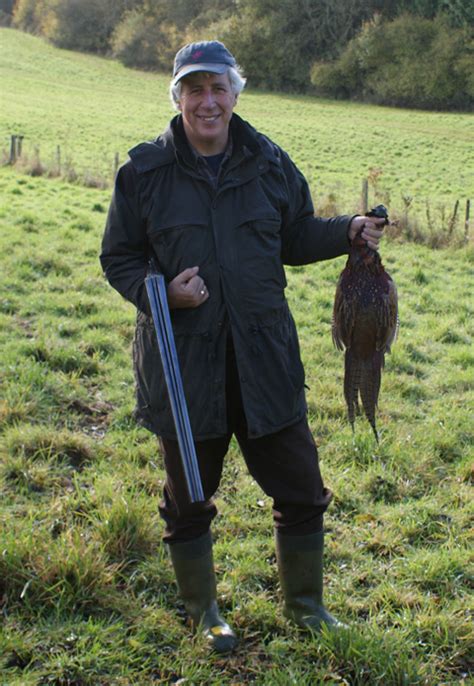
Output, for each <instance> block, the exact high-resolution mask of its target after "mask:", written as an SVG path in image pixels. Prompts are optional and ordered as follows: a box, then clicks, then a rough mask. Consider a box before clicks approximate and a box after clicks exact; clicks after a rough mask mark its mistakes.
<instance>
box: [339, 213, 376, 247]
mask: <svg viewBox="0 0 474 686" xmlns="http://www.w3.org/2000/svg"><path fill="white" fill-rule="evenodd" d="M384 225H385V219H382V218H378V217H361V216H358V217H354V219H353V220H352V221H351V223H350V226H349V231H348V232H347V236H348V238H349V240H350V241H352V240H353V239H354V238H355V237H356V236H357V234H358V233H359V231H360V229H361V228H362V233H361V236H362V238H363V239H364V241H367V245H368V246H369V248H372V250H378V249H379V242H380V239H381V238H382V236H383V230H384Z"/></svg>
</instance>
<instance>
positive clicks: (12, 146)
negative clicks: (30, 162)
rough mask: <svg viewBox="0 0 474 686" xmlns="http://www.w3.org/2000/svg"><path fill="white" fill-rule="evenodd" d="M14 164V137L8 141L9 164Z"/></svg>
mask: <svg viewBox="0 0 474 686" xmlns="http://www.w3.org/2000/svg"><path fill="white" fill-rule="evenodd" d="M15 162H16V136H12V137H11V139H10V160H9V164H15Z"/></svg>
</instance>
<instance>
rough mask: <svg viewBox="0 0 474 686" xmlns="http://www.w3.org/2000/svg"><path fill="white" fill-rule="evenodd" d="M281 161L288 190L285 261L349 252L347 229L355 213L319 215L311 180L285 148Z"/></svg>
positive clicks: (304, 261)
mask: <svg viewBox="0 0 474 686" xmlns="http://www.w3.org/2000/svg"><path fill="white" fill-rule="evenodd" d="M281 165H282V170H283V174H284V177H285V181H286V186H287V194H288V195H287V198H288V200H287V203H286V206H285V209H284V212H283V224H282V234H281V236H282V261H283V263H284V264H289V265H301V264H309V263H311V262H318V261H320V260H328V259H331V258H333V257H338V256H339V255H344V254H346V253H348V252H349V239H348V237H347V232H348V229H349V225H350V223H351V220H352V218H353V216H354V215H351V216H349V215H342V216H339V217H332V218H330V219H323V218H321V217H315V216H314V207H313V201H312V199H311V195H310V192H309V188H308V183H307V181H306V179H305V178H304V176H303V174H302V173H301V172H300V171H299V170H298V169H297V167H296V166H295V164H294V163H293V162H292V161H291V159H290V158H289V156H288V155H287V154H286V153H285V152H283V151H281Z"/></svg>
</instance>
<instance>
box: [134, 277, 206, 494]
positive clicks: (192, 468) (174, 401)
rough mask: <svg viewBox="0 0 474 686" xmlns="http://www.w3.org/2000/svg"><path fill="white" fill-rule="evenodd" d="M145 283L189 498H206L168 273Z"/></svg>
mask: <svg viewBox="0 0 474 686" xmlns="http://www.w3.org/2000/svg"><path fill="white" fill-rule="evenodd" d="M145 287H146V291H147V294H148V300H149V301H150V307H151V313H152V316H153V323H154V325H155V332H156V338H157V340H158V347H159V350H160V356H161V362H162V364H163V372H164V375H165V381H166V387H167V389H168V396H169V399H170V405H171V411H172V413H173V420H174V425H175V428H176V435H177V437H178V445H179V451H180V453H181V460H182V463H183V469H184V476H185V479H186V486H187V489H188V493H189V498H190V500H191V502H192V503H196V502H202V501H203V500H204V499H205V498H204V492H203V490H202V483H201V475H200V473H199V466H198V462H197V457H196V449H195V447H194V440H193V434H192V430H191V423H190V421H189V413H188V408H187V405H186V398H185V396H184V389H183V381H182V378H181V372H180V369H179V361H178V355H177V353H176V346H175V342H174V336H173V328H172V326H171V317H170V312H169V308H168V300H167V297H166V284H165V279H164V276H163V275H162V274H157V273H149V274H148V276H147V277H146V279H145Z"/></svg>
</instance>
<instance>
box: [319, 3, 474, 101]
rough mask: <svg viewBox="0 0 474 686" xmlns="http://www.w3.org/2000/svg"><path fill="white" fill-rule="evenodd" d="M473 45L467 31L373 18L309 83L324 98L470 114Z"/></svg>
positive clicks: (437, 23)
mask: <svg viewBox="0 0 474 686" xmlns="http://www.w3.org/2000/svg"><path fill="white" fill-rule="evenodd" d="M473 73H474V43H473V41H472V39H471V40H469V34H468V30H467V29H462V28H459V29H455V28H452V27H451V26H450V25H449V23H448V21H447V20H446V19H445V18H444V17H442V16H440V17H438V18H436V19H435V20H429V19H424V18H422V17H416V16H413V15H409V14H405V15H403V16H401V17H398V18H397V19H395V20H394V21H392V22H387V23H383V22H382V21H381V20H380V18H375V20H373V21H372V22H370V23H368V24H366V25H365V26H364V27H363V29H362V30H361V32H360V33H359V35H358V36H357V37H356V38H355V39H353V40H352V41H351V42H350V43H349V44H348V46H347V47H346V49H345V50H344V52H343V53H342V55H341V56H340V57H339V59H337V60H336V61H335V62H332V63H329V64H321V63H319V64H318V63H317V64H315V65H313V68H312V72H311V82H312V83H313V85H314V87H315V90H316V92H318V93H320V94H322V95H329V96H333V97H343V98H348V97H349V98H357V99H363V100H368V101H371V102H377V103H381V104H385V105H401V106H403V107H422V108H427V109H470V108H471V107H472V105H473V104H474V77H473Z"/></svg>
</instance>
